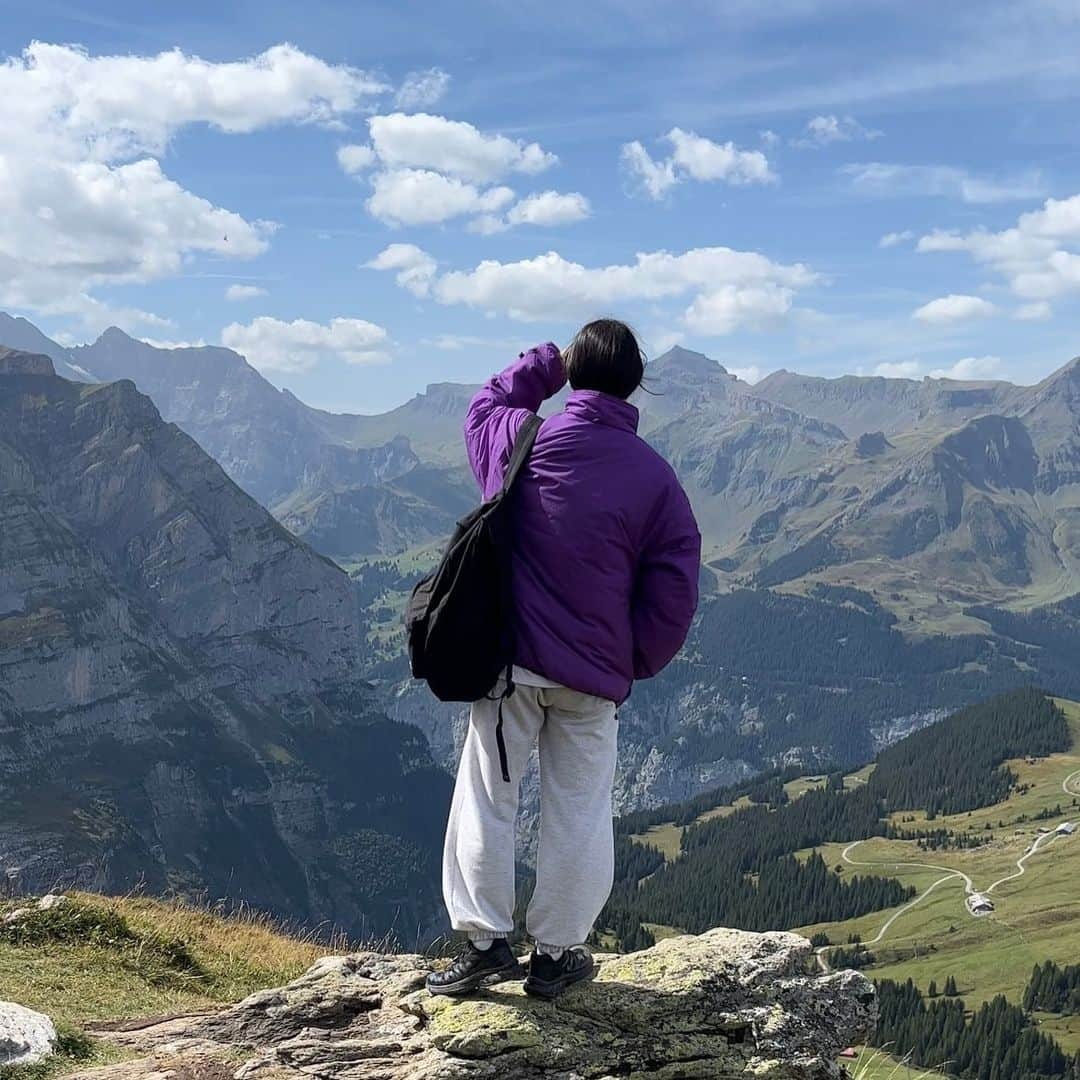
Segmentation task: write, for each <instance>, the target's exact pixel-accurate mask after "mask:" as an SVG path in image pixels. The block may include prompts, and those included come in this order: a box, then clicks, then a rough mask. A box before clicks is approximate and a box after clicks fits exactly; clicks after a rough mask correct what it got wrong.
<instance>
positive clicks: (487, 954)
mask: <svg viewBox="0 0 1080 1080" xmlns="http://www.w3.org/2000/svg"><path fill="white" fill-rule="evenodd" d="M524 974H525V972H524V970H523V969H522V967H521V964H519V963H518V958H517V957H516V956H515V955H514V954H513V953H512V952H511V951H510V946H509V945H507V944H506V938H496V939H495V940H494V941H493V942H492V943H491V945H490V946H489V947H488V948H486V949H478V948H477V947H476V946H475V945H474V944H473V943H472V942H471V941H468V942H466V943H465V948H464V949H462V951H461V955H460V956H459V957H458V958H457V959H456V960H455V961H454V962H453V963H452V964H451V965H450V966H449V967H448V968H447V969H446V970H445V971H433V972H432V973H431V974H430V975H429V976H428V977H427V988H428V992H429V993H432V994H446V995H447V996H448V997H457V996H459V995H462V994H471V993H472V992H473V991H474V990H479V989H480V987H482V986H492V985H494V984H495V983H500V982H504V981H505V980H506V979H520V978H521V976H522V975H524Z"/></svg>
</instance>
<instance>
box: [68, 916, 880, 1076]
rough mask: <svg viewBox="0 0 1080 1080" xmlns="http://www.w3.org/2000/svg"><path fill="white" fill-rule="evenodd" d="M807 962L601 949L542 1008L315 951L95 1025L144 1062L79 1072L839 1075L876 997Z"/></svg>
mask: <svg viewBox="0 0 1080 1080" xmlns="http://www.w3.org/2000/svg"><path fill="white" fill-rule="evenodd" d="M811 961H812V955H811V948H810V944H809V942H807V941H806V940H805V939H803V938H800V937H798V936H796V935H794V934H785V933H768V934H751V933H747V932H744V931H739V930H724V929H718V930H712V931H710V932H709V933H707V934H703V935H701V936H700V937H690V936H684V937H679V938H671V939H668V940H667V941H663V942H661V943H660V944H658V945H656V946H655V947H654V948H651V949H648V950H646V951H644V952H639V953H633V954H630V955H628V956H611V957H603V958H600V965H599V974H598V975H597V977H596V979H595V980H594V981H593V982H592V983H588V984H581V985H578V986H576V987H573V988H571V989H570V990H569V991H567V993H566V994H564V995H563V996H562V997H561V998H559V999H558V1000H557V1001H556V1002H555V1003H549V1002H541V1001H537V1000H535V999H532V998H529V997H526V996H525V995H524V993H523V992H522V989H521V985H520V984H519V983H504V984H502V985H500V986H496V987H492V988H491V989H489V990H487V991H485V992H483V993H481V994H478V995H476V996H475V997H471V998H466V999H459V1000H455V999H451V998H433V997H431V996H430V995H428V993H427V991H426V990H424V989H423V980H424V975H425V974H426V972H427V971H428V970H430V968H431V964H430V962H428V961H426V960H424V959H423V958H421V957H418V956H381V955H377V954H373V953H364V954H359V955H353V956H337V957H326V958H325V959H323V960H320V961H319V962H318V963H316V964H315V965H314V966H313V967H312V968H311V969H310V970H309V971H308V972H307V973H306V974H304V975H303V976H301V977H300V978H299V979H297V980H295V981H294V982H292V983H290V984H288V985H287V986H284V987H280V988H278V989H274V990H265V991H261V992H259V993H256V994H253V995H252V996H251V997H249V998H247V999H246V1000H245V1001H243V1002H241V1003H240V1004H239V1005H236V1006H234V1007H233V1008H230V1009H227V1010H225V1011H223V1012H220V1013H216V1014H212V1015H201V1016H188V1017H179V1018H174V1019H170V1020H167V1021H164V1022H161V1023H157V1024H151V1025H149V1026H142V1027H138V1028H136V1029H134V1030H126V1031H116V1030H113V1031H106V1032H102V1033H101V1034H102V1035H103V1037H105V1038H107V1039H109V1040H110V1041H113V1042H116V1043H119V1044H121V1045H122V1046H124V1047H126V1048H127V1049H129V1050H132V1051H135V1052H136V1053H139V1054H141V1055H142V1056H141V1057H140V1058H138V1059H136V1060H135V1061H132V1062H126V1063H124V1064H122V1065H117V1066H112V1067H109V1068H107V1069H93V1070H89V1071H87V1072H84V1073H81V1074H79V1076H80V1077H82V1078H83V1080H90V1078H95V1080H135V1078H138V1077H147V1078H148V1077H150V1076H154V1075H161V1074H162V1073H163V1072H164V1071H165V1070H166V1069H172V1070H173V1071H172V1073H170V1074H169V1075H174V1076H189V1075H190V1076H196V1075H198V1076H214V1077H221V1078H225V1077H235V1078H236V1080H259V1078H266V1080H271V1078H273V1080H302V1078H305V1077H311V1076H318V1077H321V1078H324V1080H459V1078H461V1080H464V1078H466V1077H468V1078H471V1080H610V1078H613V1077H615V1076H630V1077H634V1078H636V1080H691V1078H704V1077H721V1078H722V1077H759V1078H769V1080H796V1078H798V1080H811V1078H827V1077H839V1076H842V1075H844V1074H843V1070H842V1069H841V1068H840V1067H839V1066H838V1065H836V1064H835V1061H836V1057H837V1055H838V1053H839V1052H840V1050H842V1049H843V1048H844V1047H845V1046H847V1045H849V1044H850V1043H852V1042H856V1041H858V1040H860V1039H861V1038H864V1037H866V1036H867V1035H868V1033H869V1032H870V1031H871V1030H872V1028H873V1025H874V1019H875V999H874V991H873V987H872V986H871V984H870V983H869V982H868V981H867V980H866V979H865V978H864V977H863V976H862V975H859V974H858V973H856V972H853V971H843V972H834V973H831V974H828V975H821V974H808V972H809V970H810V967H811V966H812V965H811ZM226 1062H227V1063H228V1064H227V1065H226ZM194 1063H198V1068H199V1070H201V1071H196V1070H195V1064H194ZM215 1070H217V1071H215Z"/></svg>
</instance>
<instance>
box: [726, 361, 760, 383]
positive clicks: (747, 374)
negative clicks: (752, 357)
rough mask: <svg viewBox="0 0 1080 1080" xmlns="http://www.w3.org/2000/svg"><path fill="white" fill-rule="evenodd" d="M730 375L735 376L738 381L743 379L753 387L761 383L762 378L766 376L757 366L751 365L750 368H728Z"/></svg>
mask: <svg viewBox="0 0 1080 1080" xmlns="http://www.w3.org/2000/svg"><path fill="white" fill-rule="evenodd" d="M728 373H729V374H730V375H734V376H735V378H736V379H742V381H743V382H745V383H750V384H751V385H753V384H754V383H756V382H761V378H762V376H763V375H764V374H765V372H764V371H762V370H761V368H760V367H758V365H757V364H751V365H750V366H749V367H733V368H728Z"/></svg>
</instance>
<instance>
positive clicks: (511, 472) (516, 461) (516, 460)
mask: <svg viewBox="0 0 1080 1080" xmlns="http://www.w3.org/2000/svg"><path fill="white" fill-rule="evenodd" d="M541 423H543V421H542V420H541V419H540V417H539V416H537V415H536V413H529V415H528V416H526V417H525V422H524V423H523V424H522V425H521V427H520V428H518V433H517V436H516V437H515V439H514V448H513V450H512V451H511V453H510V461H509V463H508V464H507V466H506V475H505V476H504V477H503V483H502V494H503V495H506V494H507V493H508V492H509V491H510V489H511V488H512V487H513V486H514V481H515V480H516V479H517V476H518V473H519V472H521V469H522V466H523V465H524V464H525V462H526V461H528V460H529V454H531V453H532V448H533V443H534V442H536V435H537V432H539V430H540V425H541ZM514 689H515V687H514V660H513V657H512V656H511V658H510V660H509V662H508V663H507V665H506V672H505V676H504V686H503V691H502V693H501V694H500V695H499V715H498V719H497V721H496V723H495V743H496V746H497V747H498V750H499V769H500V771H501V772H502V778H503V780H504V781H505V782H506V783H509V782H510V764H509V762H508V761H507V757H506V740H505V739H504V737H503V702H505V701H506V699H507V698H508V697H510V695H511V694H512V693H513V692H514Z"/></svg>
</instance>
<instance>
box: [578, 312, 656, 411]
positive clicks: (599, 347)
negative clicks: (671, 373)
mask: <svg viewBox="0 0 1080 1080" xmlns="http://www.w3.org/2000/svg"><path fill="white" fill-rule="evenodd" d="M563 366H564V367H565V368H566V377H567V379H568V380H569V382H570V385H571V387H573V389H575V390H599V391H601V392H602V393H605V394H611V395H612V396H613V397H618V398H628V397H629V396H630V395H631V394H632V393H633V392H634V391H635V390H636V389H637V388H638V387H639V386H640V385H641V380H642V378H643V377H644V375H645V354H644V353H643V352H642V351H641V346H640V345H639V344H638V340H637V338H636V337H635V336H634V331H633V330H631V329H630V327H629V326H627V325H626V323H624V322H619V320H618V319H596V320H595V321H594V322H591V323H586V324H585V325H584V326H583V327H582V328H581V329H580V330H579V331H578V332H577V334H576V335H575V336H574V340H573V341H572V342H570V344H569V345H568V346H567V347H566V351H565V352H564V353H563Z"/></svg>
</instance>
